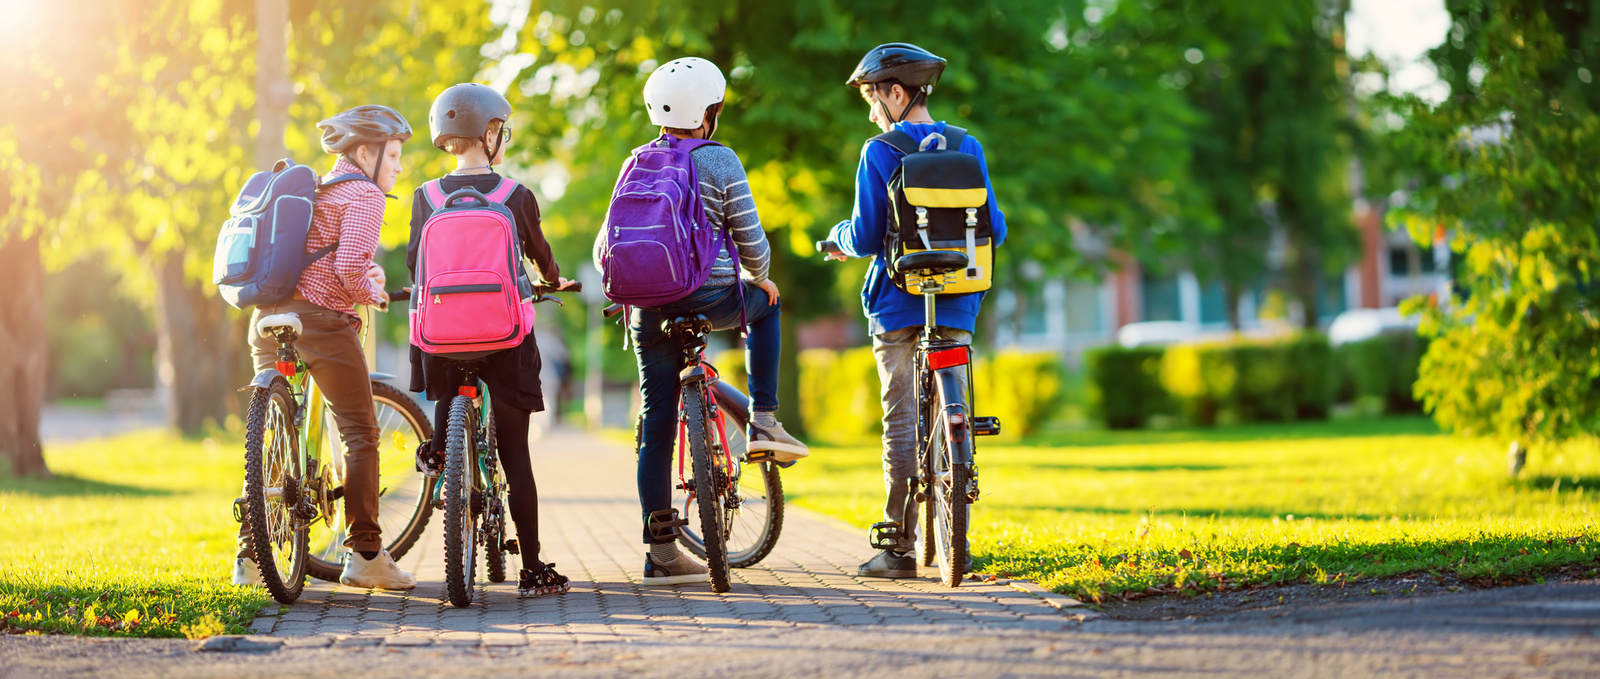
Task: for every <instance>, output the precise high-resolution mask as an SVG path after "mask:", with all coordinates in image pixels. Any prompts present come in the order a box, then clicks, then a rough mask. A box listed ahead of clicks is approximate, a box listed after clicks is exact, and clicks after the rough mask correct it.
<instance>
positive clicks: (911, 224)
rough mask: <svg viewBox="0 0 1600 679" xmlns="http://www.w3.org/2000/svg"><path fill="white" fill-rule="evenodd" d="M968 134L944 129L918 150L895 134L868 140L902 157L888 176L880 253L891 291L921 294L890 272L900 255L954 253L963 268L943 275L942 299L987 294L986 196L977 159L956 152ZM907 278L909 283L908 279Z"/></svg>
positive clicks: (989, 240)
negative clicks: (961, 258) (962, 254)
mask: <svg viewBox="0 0 1600 679" xmlns="http://www.w3.org/2000/svg"><path fill="white" fill-rule="evenodd" d="M966 137H967V131H966V130H964V129H961V128H959V127H956V126H954V125H946V126H945V128H944V134H942V135H941V134H937V133H935V134H930V135H928V136H927V137H926V138H925V139H923V140H922V143H921V144H920V145H919V144H917V142H916V141H915V140H913V139H912V138H911V135H908V134H906V133H904V132H901V131H900V130H889V131H888V132H885V133H883V134H880V135H878V136H876V137H873V138H872V139H873V140H874V141H881V142H883V143H885V144H888V145H890V146H892V147H894V148H895V149H896V150H898V151H900V153H901V154H903V155H902V156H901V158H900V167H899V168H897V169H896V170H895V171H894V174H893V175H891V176H890V177H889V203H890V205H891V207H890V209H889V224H888V229H886V230H885V233H884V238H883V241H884V242H883V251H884V253H885V255H886V256H888V258H889V262H888V263H889V275H890V276H891V277H892V278H893V280H894V284H895V287H898V288H900V289H901V290H904V291H906V292H909V293H911V294H914V295H920V294H922V286H921V281H920V278H919V277H918V276H915V275H909V276H908V275H907V274H906V273H905V272H903V271H896V270H895V269H894V262H895V260H897V259H899V258H900V257H901V256H902V255H905V254H908V253H912V252H919V251H923V250H959V251H961V252H965V253H966V254H967V262H968V265H967V268H966V269H963V270H960V271H952V272H950V273H948V274H945V276H944V278H945V281H944V284H945V287H944V291H943V292H942V293H941V294H945V295H961V294H966V293H971V292H982V291H984V290H988V289H989V285H990V283H991V282H992V281H993V280H994V227H993V226H992V225H991V224H990V221H989V191H988V184H987V182H985V178H984V175H983V166H982V165H981V164H979V162H978V157H977V156H975V155H972V154H970V153H962V152H961V151H960V148H961V142H962V140H964V139H966ZM908 279H909V280H908Z"/></svg>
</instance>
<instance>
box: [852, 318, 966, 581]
mask: <svg viewBox="0 0 1600 679" xmlns="http://www.w3.org/2000/svg"><path fill="white" fill-rule="evenodd" d="M939 332H940V333H941V334H942V335H943V336H944V337H945V338H946V339H951V340H955V341H957V342H961V343H963V344H970V343H971V342H972V333H970V332H967V331H965V330H957V329H955V328H947V327H944V326H939ZM921 337H922V326H913V327H909V328H901V329H899V330H891V331H889V332H886V333H883V334H881V335H874V336H873V337H872V355H873V357H874V358H876V359H877V360H878V383H879V384H880V385H882V395H883V488H884V491H885V492H886V493H887V495H888V498H887V500H886V502H885V503H884V506H883V520H884V521H896V522H901V525H904V526H906V528H907V531H906V537H905V538H903V539H901V540H900V545H899V546H898V547H897V548H896V551H912V550H914V549H915V548H916V544H917V541H916V537H915V536H916V531H917V512H916V508H915V507H913V508H912V511H911V512H910V514H911V515H910V516H905V513H906V511H905V501H906V479H909V478H915V477H916V476H917V472H918V470H917V407H918V405H917V340H919V339H920V338H921ZM962 390H963V391H965V390H966V373H962Z"/></svg>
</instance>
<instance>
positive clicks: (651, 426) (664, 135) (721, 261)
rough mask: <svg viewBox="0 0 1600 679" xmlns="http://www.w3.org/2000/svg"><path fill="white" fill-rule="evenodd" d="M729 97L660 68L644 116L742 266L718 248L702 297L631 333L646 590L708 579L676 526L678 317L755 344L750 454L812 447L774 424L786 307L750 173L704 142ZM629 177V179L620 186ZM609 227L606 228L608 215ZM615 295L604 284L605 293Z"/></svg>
mask: <svg viewBox="0 0 1600 679" xmlns="http://www.w3.org/2000/svg"><path fill="white" fill-rule="evenodd" d="M726 88H727V81H726V80H725V79H724V78H723V76H722V71H721V70H720V69H718V68H717V66H716V64H713V63H711V62H709V61H706V60H705V59H698V58H693V57H689V58H683V59H674V60H672V61H669V62H667V63H665V64H663V65H662V66H661V67H660V68H657V69H656V70H655V72H654V73H651V74H650V78H649V80H647V81H645V84H644V104H645V110H646V113H647V114H648V115H649V117H650V123H651V124H653V125H657V126H659V127H660V128H661V137H660V138H658V139H657V140H656V141H654V142H651V143H652V144H654V145H663V144H665V145H676V144H680V143H682V142H685V141H687V142H689V143H688V144H687V146H688V148H690V149H691V150H690V151H689V159H690V161H691V162H692V163H693V165H694V168H693V169H694V171H695V173H696V174H697V175H698V178H699V191H700V199H701V202H702V204H703V207H704V212H703V215H704V220H705V224H706V225H709V226H710V227H711V228H713V229H716V230H717V231H718V232H723V230H727V233H731V244H732V247H733V249H734V250H736V251H737V257H738V259H737V262H735V259H734V255H733V253H730V252H728V251H727V249H726V248H723V249H721V250H720V254H718V256H717V258H716V262H715V264H713V265H712V266H711V270H710V276H709V278H706V279H705V282H704V283H703V284H702V285H701V286H700V287H699V288H698V289H695V290H692V291H690V292H689V293H688V295H687V296H685V297H681V298H679V299H677V300H676V301H672V302H670V303H665V304H661V305H658V306H654V307H647V308H638V309H635V310H634V313H633V318H632V321H631V328H630V332H631V333H632V339H633V346H634V353H635V354H636V356H637V357H638V360H639V391H640V397H641V399H642V406H641V408H640V413H639V416H640V418H641V419H642V423H641V426H640V437H639V504H640V506H641V508H642V509H643V518H644V541H645V543H646V544H648V545H650V551H649V553H648V554H646V555H645V562H644V579H643V582H644V584H646V585H674V584H681V583H688V582H704V581H705V580H706V579H707V575H706V574H707V571H706V567H705V566H703V565H701V564H699V563H696V562H695V561H694V559H692V558H690V557H688V556H685V555H683V554H681V553H680V552H679V551H678V544H677V542H676V527H677V526H680V525H682V523H683V522H682V521H681V520H680V519H679V518H678V510H677V509H675V508H673V506H672V457H673V448H674V446H675V445H676V444H677V440H678V432H677V426H678V386H679V383H678V373H679V371H680V370H682V369H683V367H684V365H683V363H684V359H683V349H682V347H681V346H680V343H679V342H678V340H677V338H675V337H673V336H670V335H668V334H667V333H666V332H664V331H663V330H662V328H661V324H662V322H663V321H665V320H667V319H670V318H673V317H675V316H683V315H689V314H704V315H705V316H706V317H707V318H709V319H710V320H711V323H712V326H713V328H714V329H716V330H733V329H740V328H741V327H742V324H744V325H747V326H748V328H749V334H750V338H749V342H748V344H747V348H748V351H747V353H746V362H747V363H748V364H749V365H748V368H749V374H750V396H751V400H752V402H753V408H752V417H751V422H750V431H749V435H748V439H749V448H748V449H749V450H750V451H751V452H760V451H770V452H771V453H772V455H773V459H774V460H776V461H778V462H780V463H791V462H793V461H795V460H799V459H800V458H803V457H805V456H806V455H808V454H809V451H808V449H807V448H806V445H805V444H803V443H801V442H800V441H798V440H796V439H795V438H794V437H793V436H790V435H789V434H788V432H785V431H784V429H783V425H782V424H779V423H778V418H777V412H778V355H779V352H780V351H781V349H782V335H781V332H780V329H779V325H778V319H779V314H780V310H781V308H782V307H781V305H780V304H779V301H778V286H777V284H776V283H773V282H772V281H771V280H770V279H768V278H767V268H768V265H769V263H770V261H771V256H772V253H771V250H770V247H769V246H768V244H767V235H766V232H765V231H763V230H762V228H761V219H760V218H759V217H758V216H757V215H756V204H755V198H754V197H752V196H751V194H750V182H749V180H748V179H747V178H746V177H745V172H744V165H743V164H742V163H740V162H739V156H738V155H736V154H734V152H733V151H732V150H731V149H729V148H727V147H725V146H723V145H721V144H717V143H701V142H698V140H710V139H711V136H712V135H713V134H715V133H716V131H717V118H718V116H719V115H720V114H721V113H722V99H723V95H724V93H725V90H726ZM626 176H627V175H626V172H625V173H624V175H623V179H625V178H626ZM619 183H620V180H619ZM619 188H621V187H620V186H619ZM686 195H687V194H686ZM607 218H608V221H609V220H610V219H611V218H612V215H608V217H607ZM613 230H614V229H613V227H612V225H611V224H609V223H608V224H606V225H604V226H602V228H601V231H600V233H599V234H598V235H597V237H596V239H595V249H594V257H595V265H596V267H598V268H600V270H601V271H602V273H604V274H606V278H607V280H608V281H610V280H612V279H613V275H614V274H618V272H617V271H615V270H611V271H608V269H607V267H608V266H612V264H611V260H610V259H609V257H610V256H613V255H615V256H617V257H619V259H623V258H624V257H625V256H623V255H616V253H614V252H613V251H612V250H611V241H610V239H609V238H608V234H609V233H611V232H612V231H613ZM630 245H632V247H640V248H645V249H647V250H650V251H654V249H657V248H658V246H656V245H655V244H653V243H651V244H648V245H640V244H638V243H632V244H630ZM659 250H660V252H662V253H663V254H665V253H667V252H668V250H667V249H666V247H665V246H659ZM617 266H619V267H620V266H623V264H617ZM660 268H662V269H664V268H665V267H664V266H662V267H660ZM741 271H742V272H743V280H741V277H740V272H741ZM623 273H626V272H623ZM610 292H611V290H610V283H608V288H607V293H608V294H610Z"/></svg>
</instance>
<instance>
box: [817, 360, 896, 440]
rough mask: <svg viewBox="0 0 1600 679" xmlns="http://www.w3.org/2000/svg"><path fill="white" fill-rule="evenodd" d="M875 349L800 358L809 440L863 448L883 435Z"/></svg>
mask: <svg viewBox="0 0 1600 679" xmlns="http://www.w3.org/2000/svg"><path fill="white" fill-rule="evenodd" d="M878 385H879V382H878V362H877V361H876V360H875V359H873V357H872V347H860V348H857V349H846V350H844V351H833V350H830V349H807V350H805V351H802V352H800V414H801V416H802V417H804V418H805V419H806V421H807V422H810V423H812V427H811V429H809V430H808V435H809V440H811V441H816V442H818V443H824V444H831V445H848V444H855V445H859V444H864V443H867V442H869V441H873V440H876V439H877V438H878V437H879V436H882V435H883V401H882V398H881V396H880V395H879V389H878Z"/></svg>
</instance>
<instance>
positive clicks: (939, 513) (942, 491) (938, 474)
mask: <svg viewBox="0 0 1600 679" xmlns="http://www.w3.org/2000/svg"><path fill="white" fill-rule="evenodd" d="M940 405H941V406H942V405H943V404H942V403H941V404H940ZM941 412H942V408H941ZM935 423H936V424H935V426H934V427H933V428H932V431H931V433H932V435H931V436H929V437H928V446H929V455H928V459H929V461H930V462H931V463H932V471H933V476H932V480H933V487H932V488H931V489H929V490H930V492H929V496H930V497H931V499H932V501H933V507H931V509H932V510H933V512H932V513H933V514H934V517H933V518H934V520H933V531H932V533H933V546H934V551H935V552H936V553H937V554H938V557H939V559H938V561H939V581H940V582H943V583H944V584H945V586H946V587H959V586H961V580H962V579H963V578H965V577H966V576H967V572H966V568H967V486H968V480H969V478H970V473H971V472H970V469H969V468H968V467H967V465H965V464H956V463H955V461H954V455H953V451H952V446H958V445H971V441H970V440H967V441H960V442H955V441H952V440H951V438H952V437H951V436H950V431H949V428H948V425H946V424H944V420H943V418H942V417H941V418H938V419H937V420H935Z"/></svg>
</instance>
